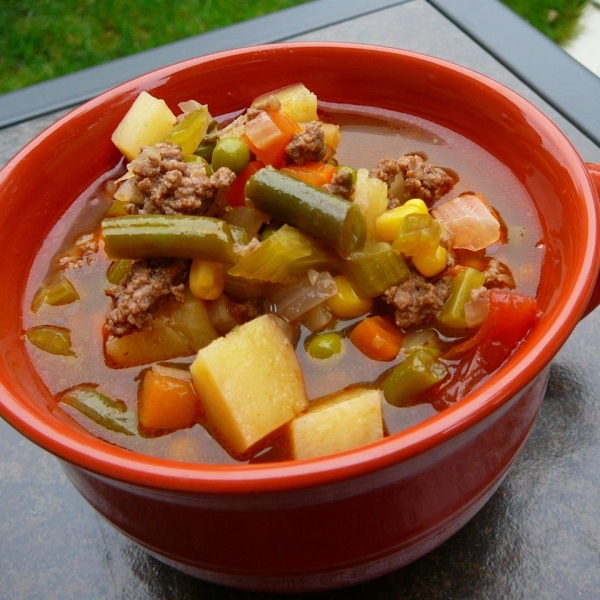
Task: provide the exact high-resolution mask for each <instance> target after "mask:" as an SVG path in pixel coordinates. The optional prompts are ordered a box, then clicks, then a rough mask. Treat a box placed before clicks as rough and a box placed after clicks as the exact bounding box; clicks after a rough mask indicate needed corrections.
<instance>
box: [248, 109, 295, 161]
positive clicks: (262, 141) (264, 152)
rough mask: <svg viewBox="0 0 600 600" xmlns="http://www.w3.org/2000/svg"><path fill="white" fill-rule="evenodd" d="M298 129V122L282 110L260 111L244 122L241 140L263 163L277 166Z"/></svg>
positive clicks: (283, 158)
mask: <svg viewBox="0 0 600 600" xmlns="http://www.w3.org/2000/svg"><path fill="white" fill-rule="evenodd" d="M300 131H301V128H300V126H299V125H298V123H296V121H294V120H293V119H291V118H290V117H288V116H287V115H286V114H284V113H282V112H279V111H278V112H261V113H259V114H258V116H256V117H255V118H254V119H251V120H250V121H248V122H247V123H246V125H245V128H244V133H243V135H242V140H243V141H244V142H245V143H246V145H247V146H248V147H249V148H250V150H252V152H253V153H254V154H255V156H256V158H258V160H260V161H261V162H262V163H263V164H265V165H272V166H274V167H277V168H279V167H281V166H282V165H283V163H284V162H285V148H286V146H287V145H288V144H289V143H290V141H291V139H292V137H293V135H294V134H295V133H299V132H300Z"/></svg>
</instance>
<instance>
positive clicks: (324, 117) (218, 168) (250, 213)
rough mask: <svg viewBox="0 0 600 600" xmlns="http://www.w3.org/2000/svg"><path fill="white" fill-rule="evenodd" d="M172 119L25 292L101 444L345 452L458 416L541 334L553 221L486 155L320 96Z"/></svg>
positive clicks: (303, 93) (165, 119) (143, 140)
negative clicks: (545, 222)
mask: <svg viewBox="0 0 600 600" xmlns="http://www.w3.org/2000/svg"><path fill="white" fill-rule="evenodd" d="M177 113H178V114H177V115H176V114H175V113H174V112H173V111H172V110H171V108H169V107H168V106H167V105H166V103H164V102H163V101H162V100H160V99H157V98H154V97H152V96H150V95H149V94H147V93H145V92H142V93H141V94H140V96H139V97H138V98H137V100H136V101H135V102H134V103H133V105H132V106H131V108H130V110H129V112H128V113H127V114H126V116H125V117H124V118H123V120H122V121H121V123H120V125H119V126H118V128H117V129H116V130H115V132H114V134H113V142H114V143H115V145H116V146H117V147H118V148H119V150H120V151H121V152H122V154H123V156H124V160H123V161H121V162H120V163H119V164H117V165H115V168H114V169H113V170H112V171H111V172H109V173H106V174H105V176H104V177H103V178H102V179H101V180H100V181H98V182H96V184H95V185H94V187H93V188H92V189H90V190H88V192H86V193H85V194H83V195H82V196H81V197H80V198H78V199H77V200H76V201H75V202H74V203H73V205H72V206H71V208H70V209H69V211H68V212H67V213H66V214H64V215H63V216H62V217H61V218H60V220H59V221H58V222H57V223H56V225H55V226H54V228H53V229H52V232H51V234H50V235H49V236H48V238H47V239H46V240H45V241H44V243H43V245H42V248H41V250H40V252H39V254H38V256H37V259H36V261H35V263H34V266H33V269H32V272H31V275H30V279H29V284H28V289H27V294H26V299H25V302H26V310H25V311H24V315H25V316H24V330H25V331H24V338H25V339H26V342H27V346H28V349H29V352H30V355H31V359H32V361H33V363H34V365H35V367H36V369H37V370H38V372H39V373H40V376H41V377H42V379H43V381H44V382H45V384H46V385H47V387H48V389H49V390H50V392H51V393H52V394H53V395H54V396H55V398H56V402H57V406H58V407H59V408H60V409H61V410H63V411H65V412H66V413H68V415H70V417H72V419H73V420H74V421H76V422H77V423H78V425H79V426H81V427H83V428H85V429H86V430H88V431H89V432H91V433H92V434H94V435H96V436H98V437H100V438H102V439H105V440H106V441H108V442H111V443H114V444H117V445H119V446H122V447H123V448H127V449H130V450H134V451H137V452H141V453H146V454H150V455H155V456H161V457H164V458H168V459H172V460H181V461H192V462H212V463H223V462H232V461H249V462H257V461H276V460H288V459H302V458H310V457H315V456H321V455H324V454H330V453H334V452H341V451H345V450H348V449H351V448H354V447H357V446H360V445H363V444H368V443H371V442H374V441H377V440H378V439H381V438H382V437H385V436H387V435H391V434H394V433H396V432H399V431H402V430H403V429H406V428H407V427H410V426H411V425H414V424H416V423H418V422H420V421H422V420H424V419H427V418H429V417H431V416H433V415H435V414H437V412H439V411H440V410H443V409H444V408H446V407H448V406H450V405H452V404H454V403H455V402H458V401H460V400H461V398H462V397H463V395H464V394H466V393H468V392H469V391H471V390H472V389H474V388H476V387H477V386H478V385H479V384H480V383H481V382H482V381H485V379H486V378H488V377H489V375H490V374H491V373H493V372H494V371H496V370H497V369H498V368H499V367H501V366H502V364H504V362H505V361H506V360H507V359H508V358H509V357H510V355H511V354H512V353H513V352H514V350H515V349H516V348H517V347H518V345H519V344H520V343H521V342H522V340H523V339H524V338H525V337H526V336H527V334H528V332H529V331H530V330H531V328H532V327H533V326H534V325H535V322H536V319H537V318H538V307H537V303H536V300H535V295H536V291H537V286H538V284H539V279H540V274H541V269H542V262H543V258H544V244H543V238H542V230H541V227H540V224H539V222H538V219H537V215H536V213H535V209H534V207H533V205H532V203H531V201H530V199H529V198H528V196H527V193H526V192H525V190H524V188H523V187H522V186H521V185H520V183H519V182H518V181H517V179H516V178H515V176H514V175H513V174H512V173H511V172H510V171H509V170H508V169H507V168H506V167H504V166H503V165H502V164H500V163H499V162H498V161H497V160H496V159H495V158H494V157H493V156H491V155H490V154H488V153H487V152H485V151H484V150H483V149H481V148H480V147H478V146H476V145H475V144H473V143H472V142H470V141H469V140H468V139H465V138H464V137H462V136H460V135H458V134H457V133H455V132H453V131H450V130H448V129H446V128H444V127H441V126H439V125H437V124H435V123H431V122H427V121H424V120H422V119H420V118H417V117H414V116H411V115H405V114H399V113H393V112H390V111H383V110H378V109H375V108H366V107H357V106H347V105H336V104H328V103H323V102H321V103H318V102H317V98H316V96H315V95H314V94H313V93H312V92H310V91H309V90H308V89H306V87H304V86H303V85H301V84H298V85H295V86H289V87H286V88H283V89H281V90H276V91H274V92H271V93H268V94H265V95H263V96H261V97H259V98H257V99H256V100H255V101H254V102H253V103H252V105H251V106H250V107H249V108H248V109H247V110H245V111H244V112H242V113H240V114H235V115H225V116H222V117H218V118H214V117H213V116H212V115H211V114H210V107H208V106H205V105H202V104H200V103H199V102H197V101H195V100H192V101H187V102H182V103H181V104H180V105H179V109H178V111H177Z"/></svg>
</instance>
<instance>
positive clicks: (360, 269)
mask: <svg viewBox="0 0 600 600" xmlns="http://www.w3.org/2000/svg"><path fill="white" fill-rule="evenodd" d="M341 268H342V271H343V272H344V275H345V276H346V277H347V278H348V280H349V281H350V282H351V283H352V287H353V288H354V289H355V290H356V293H357V294H359V295H360V296H361V297H363V298H374V297H375V296H378V295H380V294H383V292H385V290H387V289H388V288H390V287H391V286H393V285H397V284H400V283H403V282H404V281H406V280H407V279H408V278H409V277H410V275H411V272H410V269H409V268H408V267H407V265H406V263H405V262H404V259H403V258H402V256H400V254H398V253H397V252H396V251H395V250H393V249H392V247H391V246H390V244H388V243H387V242H373V243H367V244H366V245H365V247H364V248H363V249H362V250H359V251H358V252H353V253H352V254H351V255H350V256H348V258H347V259H346V260H345V261H344V262H343V264H342V267H341Z"/></svg>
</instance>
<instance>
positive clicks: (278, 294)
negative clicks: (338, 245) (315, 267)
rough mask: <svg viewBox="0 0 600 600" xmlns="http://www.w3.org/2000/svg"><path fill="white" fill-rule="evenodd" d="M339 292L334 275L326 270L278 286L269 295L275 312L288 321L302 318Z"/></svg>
mask: <svg viewBox="0 0 600 600" xmlns="http://www.w3.org/2000/svg"><path fill="white" fill-rule="evenodd" d="M336 293H337V285H336V283H335V280H334V279H333V277H332V276H331V275H330V274H329V273H327V272H326V271H325V272H323V273H317V274H316V277H314V278H312V279H311V278H310V277H308V276H306V277H302V278H301V279H299V280H298V281H294V282H292V283H289V284H287V285H284V286H281V287H279V288H277V289H276V290H275V291H273V292H272V293H270V294H269V295H268V297H269V300H271V302H273V304H274V306H275V312H276V314H278V315H279V316H280V317H282V318H283V319H285V320H286V321H290V322H291V321H296V320H298V319H301V318H302V317H303V316H304V315H305V314H306V313H307V312H308V311H309V310H311V309H313V308H315V307H316V306H318V305H319V304H323V303H324V302H325V301H326V300H328V299H329V298H331V297H332V296H334V295H335V294H336Z"/></svg>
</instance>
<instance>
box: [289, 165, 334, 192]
mask: <svg viewBox="0 0 600 600" xmlns="http://www.w3.org/2000/svg"><path fill="white" fill-rule="evenodd" d="M280 171H281V173H284V174H285V175H290V176H291V177H295V178H296V179H299V180H300V181H304V183H309V184H310V185H314V186H315V187H322V186H324V185H325V184H326V183H329V182H330V181H331V180H332V179H333V176H334V175H335V174H336V173H337V167H334V166H333V165H330V164H328V163H324V162H306V163H304V164H301V165H289V166H287V167H283V168H282V169H280Z"/></svg>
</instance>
